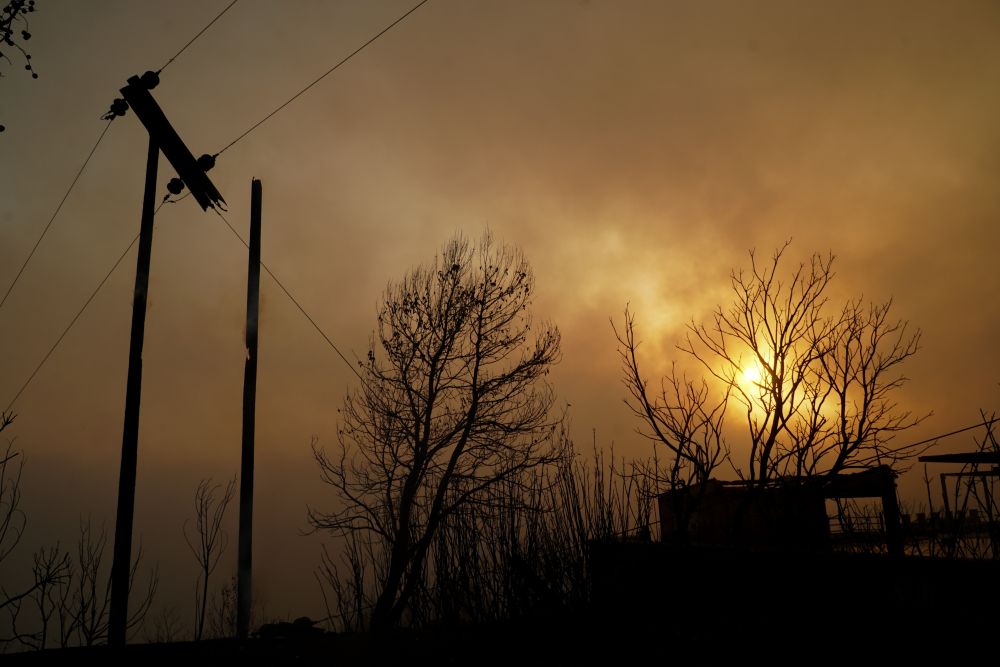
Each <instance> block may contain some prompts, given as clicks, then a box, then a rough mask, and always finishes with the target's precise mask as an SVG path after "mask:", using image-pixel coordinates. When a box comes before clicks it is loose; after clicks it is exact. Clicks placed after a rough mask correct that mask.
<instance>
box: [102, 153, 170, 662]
mask: <svg viewBox="0 0 1000 667" xmlns="http://www.w3.org/2000/svg"><path fill="white" fill-rule="evenodd" d="M159 160H160V149H159V147H158V146H157V143H156V138H155V137H153V135H152V134H150V135H149V153H148V155H147V156H146V185H145V187H144V188H143V197H142V223H141V225H140V227H139V259H138V260H137V261H136V268H135V291H134V292H133V296H132V334H131V339H130V341H129V348H128V380H127V381H126V387H125V427H124V428H123V429H122V460H121V467H120V469H119V472H118V515H117V517H116V519H115V547H114V555H113V560H112V562H111V611H110V615H109V617H108V643H109V644H111V645H112V646H122V645H124V644H125V635H126V629H127V626H128V589H129V569H130V566H131V561H132V516H133V512H134V509H135V470H136V462H137V459H138V449H139V397H140V393H141V391H142V341H143V338H144V337H145V333H146V293H147V291H148V288H149V260H150V257H151V256H152V253H153V203H154V202H155V201H156V167H157V163H158V162H159Z"/></svg>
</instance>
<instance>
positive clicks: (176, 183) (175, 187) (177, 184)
mask: <svg viewBox="0 0 1000 667" xmlns="http://www.w3.org/2000/svg"><path fill="white" fill-rule="evenodd" d="M183 191H184V181H182V180H181V179H179V178H171V179H170V181H169V182H168V183H167V192H169V193H170V194H172V195H179V194H180V193H181V192H183Z"/></svg>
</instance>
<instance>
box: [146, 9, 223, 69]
mask: <svg viewBox="0 0 1000 667" xmlns="http://www.w3.org/2000/svg"><path fill="white" fill-rule="evenodd" d="M237 2H239V0H233V1H232V2H230V3H229V4H228V5H226V8H225V9H223V10H222V11H221V12H219V13H218V15H216V17H215V18H214V19H212V20H211V21H209V22H208V25H206V26H205V27H204V28H202V29H201V30H199V31H198V34H197V35H195V36H194V37H192V38H191V39H190V41H188V43H187V44H185V45H184V46H182V47H181V50H180V51H178V52H177V53H175V54H174V55H173V57H172V58H171V59H170V60H168V61H167V62H166V64H164V65H163V67H161V68H160V69H158V70H156V73H157V74H159V73H160V72H162V71H163V70H165V69H167V67H169V66H170V63H172V62H174V60H176V59H177V57H178V56H180V55H181V54H182V53H184V52H185V51H187V48H188V47H189V46H191V45H192V44H194V43H195V42H196V41H197V40H198V38H199V37H201V36H202V35H203V34H205V31H206V30H208V29H209V28H211V27H212V24H213V23H215V22H216V21H218V20H219V19H221V18H222V15H223V14H225V13H226V12H228V11H229V10H230V8H232V6H233V5H235V4H236V3H237Z"/></svg>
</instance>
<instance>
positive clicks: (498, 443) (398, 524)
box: [309, 233, 559, 630]
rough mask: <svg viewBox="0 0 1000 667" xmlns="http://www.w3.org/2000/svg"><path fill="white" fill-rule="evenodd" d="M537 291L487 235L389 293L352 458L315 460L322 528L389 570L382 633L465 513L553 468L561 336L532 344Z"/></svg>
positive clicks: (368, 364) (547, 331)
mask: <svg viewBox="0 0 1000 667" xmlns="http://www.w3.org/2000/svg"><path fill="white" fill-rule="evenodd" d="M533 290H534V280H533V277H532V274H531V270H530V267H529V266H528V263H527V261H526V260H525V259H524V257H523V256H522V254H521V253H520V252H519V251H518V250H516V249H514V248H511V247H509V246H504V245H500V244H498V243H496V242H495V241H494V239H493V238H492V236H491V235H490V234H489V233H487V234H486V235H484V236H483V238H482V239H481V240H480V241H479V242H478V244H475V245H473V244H470V243H469V242H468V241H467V240H465V239H463V238H461V237H457V238H455V239H453V240H451V241H449V242H448V243H447V244H446V245H445V247H444V249H443V251H442V252H441V254H440V255H439V256H438V257H437V258H436V259H435V261H434V262H433V263H432V264H431V265H430V266H425V267H420V268H417V269H415V270H413V271H411V272H410V273H409V274H408V275H407V276H406V277H405V278H404V279H403V280H402V281H400V282H398V283H391V284H390V285H389V287H388V288H387V290H386V292H385V295H384V298H383V301H382V304H381V306H380V307H379V309H378V319H377V322H378V324H377V327H376V329H375V332H374V334H373V337H372V342H371V349H370V350H369V352H368V358H367V361H365V362H362V363H360V368H361V371H362V375H363V384H362V385H361V387H360V388H359V389H357V390H356V391H353V392H350V393H349V394H348V395H347V397H346V398H345V400H344V404H343V408H342V410H341V418H342V423H341V427H340V430H339V441H340V445H341V446H342V453H341V454H340V455H339V456H338V457H335V458H330V457H329V456H328V455H327V454H326V453H325V451H323V450H322V449H320V448H319V447H318V446H317V445H316V443H314V444H313V453H314V456H315V459H316V461H317V463H318V464H319V466H320V469H321V475H322V479H323V481H324V482H326V483H327V484H329V485H330V486H332V487H333V489H334V490H335V492H336V494H337V496H338V499H339V501H340V503H341V507H340V508H339V509H336V510H334V511H333V512H329V513H324V512H319V511H316V510H312V509H310V513H309V518H310V521H311V523H312V525H313V526H314V527H315V528H316V529H328V530H331V531H333V532H334V533H335V534H338V535H345V534H346V535H350V534H352V533H353V534H357V533H362V534H365V535H366V536H367V537H370V538H372V539H373V540H374V541H375V543H376V545H377V546H378V548H379V549H380V550H381V553H382V554H384V558H380V559H379V561H380V562H382V566H381V567H380V568H379V570H380V571H379V572H378V573H377V577H378V583H377V586H378V591H377V593H376V597H375V604H374V609H373V610H372V615H371V627H372V629H374V630H380V629H385V628H388V627H391V626H394V625H397V624H398V623H399V622H400V619H401V617H402V615H403V612H404V610H405V609H406V607H407V603H408V601H409V600H410V599H411V597H412V596H413V594H414V592H415V591H416V590H417V589H418V588H419V587H420V586H421V584H422V582H423V579H424V573H425V567H426V565H427V556H428V552H429V549H430V547H431V545H432V541H433V538H434V536H435V534H436V532H437V531H438V529H439V527H440V526H441V525H442V523H443V522H444V521H445V520H446V519H448V518H449V517H450V516H452V515H454V514H456V513H457V512H459V511H460V510H461V509H462V508H463V507H466V506H469V505H470V504H474V503H477V502H487V501H488V498H489V492H490V491H491V490H492V489H494V488H496V487H498V485H500V484H501V483H504V482H505V481H509V480H514V479H517V478H518V475H519V474H521V473H523V472H524V471H526V470H531V469H533V468H536V467H538V466H541V465H544V464H546V463H548V462H551V461H552V460H554V457H555V456H557V454H556V453H555V452H554V450H552V449H549V448H548V446H547V444H548V443H549V442H550V439H551V437H552V434H553V430H554V424H553V423H552V421H551V420H550V417H549V412H550V408H551V406H552V402H553V393H552V391H551V388H550V387H549V386H548V384H547V383H546V382H545V381H544V377H545V375H546V374H547V373H548V370H549V367H550V366H551V365H552V364H553V363H555V362H556V361H557V359H558V356H559V332H558V330H557V329H556V328H555V327H553V326H550V325H542V326H540V327H538V330H537V332H536V333H534V335H532V326H533V325H532V320H531V316H530V313H529V311H528V308H529V306H530V304H531V299H532V294H533Z"/></svg>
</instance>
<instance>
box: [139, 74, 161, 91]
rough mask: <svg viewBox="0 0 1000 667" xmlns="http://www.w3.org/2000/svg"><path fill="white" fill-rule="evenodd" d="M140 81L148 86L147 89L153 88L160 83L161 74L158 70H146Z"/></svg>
mask: <svg viewBox="0 0 1000 667" xmlns="http://www.w3.org/2000/svg"><path fill="white" fill-rule="evenodd" d="M139 81H141V82H142V85H144V86H146V90H152V89H153V88H156V87H157V86H158V85H159V84H160V75H159V74H157V73H156V72H145V73H143V75H142V76H141V77H139Z"/></svg>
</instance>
